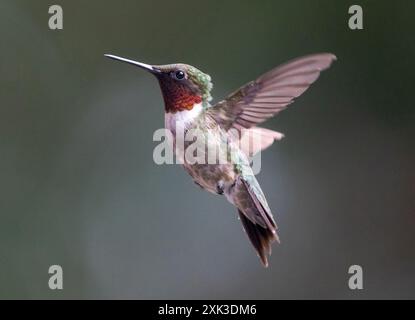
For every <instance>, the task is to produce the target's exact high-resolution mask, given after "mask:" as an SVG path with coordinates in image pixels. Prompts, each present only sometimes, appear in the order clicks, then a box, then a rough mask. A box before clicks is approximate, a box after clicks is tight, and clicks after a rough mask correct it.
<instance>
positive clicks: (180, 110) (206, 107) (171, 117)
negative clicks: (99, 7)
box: [105, 53, 336, 267]
mask: <svg viewBox="0 0 415 320" xmlns="http://www.w3.org/2000/svg"><path fill="white" fill-rule="evenodd" d="M105 56H106V57H108V58H111V59H115V60H119V61H123V62H126V63H129V64H132V65H135V66H137V67H140V68H142V69H144V70H147V71H148V72H150V73H152V74H153V75H155V76H156V78H157V80H158V82H159V84H160V88H161V91H162V95H163V99H164V105H165V106H164V108H165V127H166V129H168V130H170V131H171V132H172V133H173V137H175V136H176V135H175V133H176V130H178V127H179V126H180V128H181V129H183V130H184V131H188V130H192V129H197V130H198V131H199V132H202V133H203V135H204V136H205V137H206V138H207V139H208V141H209V143H210V144H214V147H216V148H217V149H218V150H219V152H221V151H222V152H225V153H230V154H231V156H232V159H237V162H236V163H232V162H228V163H225V164H216V163H215V164H209V163H207V164H206V163H202V164H200V163H195V164H190V163H189V162H187V161H186V159H184V163H183V166H184V169H185V170H186V171H187V172H188V173H189V174H190V176H191V177H192V178H193V180H194V181H195V182H196V184H198V185H199V186H200V187H202V188H203V189H205V190H207V191H209V192H212V193H215V194H223V195H225V196H226V198H227V199H228V201H229V202H230V203H232V204H233V205H234V206H235V207H236V208H237V210H238V214H239V217H240V220H241V221H242V224H243V227H244V229H245V231H246V233H247V235H248V238H249V239H250V241H251V243H252V245H253V246H254V248H255V250H256V251H257V253H258V255H259V258H260V259H261V262H262V263H263V265H264V266H265V267H267V266H268V255H270V254H271V244H272V242H273V241H275V240H276V241H278V242H279V238H278V235H277V224H276V223H275V221H274V218H273V216H272V213H271V209H270V208H269V206H268V203H267V201H266V199H265V196H264V193H263V192H262V190H261V187H260V185H259V183H258V181H257V179H256V178H255V175H254V173H253V171H252V168H251V166H250V162H249V159H248V157H249V156H252V153H254V152H257V151H260V150H263V149H265V148H267V147H269V146H270V145H271V144H272V143H273V142H274V140H280V139H281V138H282V137H283V134H281V133H279V132H276V131H272V130H269V129H265V128H260V127H257V124H259V123H261V122H263V121H265V120H266V119H268V118H270V117H272V116H274V115H275V114H277V113H279V112H280V111H282V110H284V109H285V108H286V107H287V106H288V105H289V104H291V103H292V102H293V101H294V99H295V98H296V97H298V96H299V95H301V94H302V93H303V92H304V91H306V90H307V89H308V87H309V86H310V85H311V84H312V83H313V82H314V81H316V80H317V78H318V77H319V75H320V72H321V71H322V70H325V69H327V68H328V67H329V66H330V65H331V63H332V62H333V61H334V60H336V56H335V55H333V54H330V53H318V54H313V55H308V56H305V57H301V58H298V59H295V60H291V61H289V62H287V63H285V64H283V65H281V66H278V67H276V68H274V69H272V70H271V71H269V72H267V73H265V74H263V75H262V76H260V77H259V78H257V79H256V80H254V81H251V82H249V83H247V84H245V85H244V86H242V87H241V88H239V89H238V90H236V91H235V92H233V93H231V94H230V95H229V96H228V97H227V98H225V99H224V100H222V101H220V102H218V103H216V104H215V105H211V104H210V101H211V99H212V98H211V95H210V92H211V90H212V82H211V78H210V76H209V75H207V74H205V73H203V72H202V71H200V70H199V69H196V68H195V67H193V66H190V65H187V64H182V63H177V64H168V65H149V64H145V63H141V62H137V61H133V60H130V59H126V58H122V57H118V56H114V55H110V54H106V55H105ZM231 129H233V130H237V131H238V132H241V131H242V130H245V131H248V133H249V135H250V136H253V137H254V138H255V139H254V141H257V142H258V141H259V144H258V145H256V146H255V147H254V148H247V147H246V145H249V144H247V143H244V142H243V141H241V140H242V139H243V137H244V136H245V134H244V135H242V137H240V141H239V142H241V143H239V144H233V143H229V141H232V139H234V138H232V137H230V136H229V135H230V132H231ZM257 138H259V139H257ZM187 147H188V144H187V145H185V146H184V148H187ZM174 149H175V148H174ZM225 150H226V151H225Z"/></svg>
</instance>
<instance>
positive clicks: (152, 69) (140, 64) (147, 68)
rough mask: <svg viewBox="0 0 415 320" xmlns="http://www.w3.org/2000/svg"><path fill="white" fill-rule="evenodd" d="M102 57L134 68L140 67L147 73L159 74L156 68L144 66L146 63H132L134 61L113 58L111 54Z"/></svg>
mask: <svg viewBox="0 0 415 320" xmlns="http://www.w3.org/2000/svg"><path fill="white" fill-rule="evenodd" d="M104 56H106V57H107V58H110V59H113V60H118V61H122V62H126V63H129V64H132V65H134V66H137V67H140V68H141V69H144V70H147V71H149V72H151V73H154V74H158V73H161V71H160V69H157V68H156V67H153V66H152V65H149V64H146V63H142V62H138V61H134V60H130V59H126V58H122V57H118V56H114V55H112V54H104Z"/></svg>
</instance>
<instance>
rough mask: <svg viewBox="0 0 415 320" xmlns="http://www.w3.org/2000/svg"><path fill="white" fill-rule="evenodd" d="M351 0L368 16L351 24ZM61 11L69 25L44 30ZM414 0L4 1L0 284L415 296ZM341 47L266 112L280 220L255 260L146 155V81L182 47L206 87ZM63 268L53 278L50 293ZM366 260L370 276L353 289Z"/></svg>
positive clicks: (152, 89) (117, 293) (154, 90)
mask: <svg viewBox="0 0 415 320" xmlns="http://www.w3.org/2000/svg"><path fill="white" fill-rule="evenodd" d="M356 3H357V4H360V5H362V6H363V10H364V30H362V31H352V30H350V29H349V28H348V18H349V14H348V8H349V6H350V5H352V4H356ZM52 4H59V5H61V6H62V7H63V13H64V29H63V30H61V31H52V30H49V28H48V19H49V14H48V8H49V6H50V5H52ZM414 12H415V3H414V2H411V1H374V0H373V1H329V0H326V1H323V0H321V1H309V0H302V1H300V0H295V1H293V0H290V1H287V0H284V1H276V0H274V1H256V2H253V1H249V2H248V1H246V2H243V1H135V0H130V1H117V2H116V1H73V0H71V1H68V0H66V1H56V2H53V1H52V2H51V1H43V0H42V1H28V0H26V1H21V0H18V1H17V0H2V1H1V2H0V38H1V42H0V46H1V50H0V57H1V62H0V92H1V94H0V152H1V157H0V165H1V166H0V168H1V182H0V191H1V199H0V200H1V201H0V219H1V220H0V298H30V299H33V298H104V299H107V298H144V299H149V298H154V299H157V298H158V299H164V298H170V299H173V298H174V299H189V298H194V299H201V298H203V299H209V298H218V299H222V298H226V299H228V298H229V299H239V298H241V299H261V298H264V299H275V298H306V299H313V298H334V299H342V298H352V299H359V298H415V250H414V241H415V233H414V227H415V216H414V215H415V183H414V182H415V171H414V162H415V152H414V137H415V130H414V122H415V108H414V102H413V99H414V97H413V92H414V89H413V85H414V70H415V68H414V67H415V62H414V56H415V42H414V31H415V28H414V27H415V20H414V18H413V14H414ZM321 51H327V52H332V53H335V54H336V55H337V57H338V61H337V62H336V63H335V64H334V65H333V66H332V68H330V69H329V70H328V71H326V72H324V74H323V75H322V76H321V78H320V79H319V80H318V81H317V83H316V84H315V85H314V86H312V88H311V90H309V91H307V92H306V93H305V94H304V95H303V96H302V97H300V98H299V99H298V100H297V102H296V103H295V104H294V105H292V106H291V107H290V108H289V109H288V110H287V111H285V112H283V113H282V114H280V115H279V116H278V117H276V118H273V119H271V120H270V121H268V122H267V124H266V126H267V127H269V128H273V129H277V130H278V131H281V132H283V133H285V134H286V138H285V139H284V140H283V141H282V142H280V143H276V144H274V145H273V146H272V147H271V148H270V149H269V150H268V151H267V152H265V153H263V154H262V160H263V162H262V171H261V173H260V174H259V176H258V179H259V181H260V182H261V185H262V187H263V189H264V192H265V193H266V195H267V198H268V202H269V203H270V206H271V208H273V211H274V215H275V217H276V219H277V222H278V224H279V227H280V237H281V240H282V242H281V245H279V246H277V245H275V246H274V250H273V255H272V257H271V261H270V263H271V267H270V268H268V269H264V268H262V266H261V265H260V263H259V261H258V259H257V257H256V256H255V253H254V251H253V249H252V248H251V246H250V244H249V242H248V240H247V239H246V236H245V234H244V233H243V232H242V231H241V229H242V228H241V225H240V223H239V222H238V221H237V219H236V212H235V210H234V208H233V207H231V205H229V204H228V203H227V202H226V201H225V199H224V198H221V197H217V196H214V195H211V194H208V193H206V192H203V191H201V190H200V189H199V188H197V187H195V185H194V184H193V182H192V181H191V179H190V178H189V177H188V176H187V174H186V173H185V172H184V171H183V170H182V169H181V168H180V167H179V166H178V165H176V166H157V165H155V164H154V162H153V159H152V153H153V148H154V147H155V145H156V143H155V142H153V141H152V135H153V132H154V130H156V129H158V128H160V127H162V126H163V124H164V120H163V102H162V98H161V94H160V92H159V88H158V84H157V82H156V81H155V79H154V78H153V77H152V76H151V75H149V74H147V73H145V72H143V71H142V70H138V69H136V68H133V67H131V66H127V65H123V64H120V63H115V62H113V61H110V60H108V59H105V58H104V57H103V54H104V53H113V54H118V55H122V56H126V57H130V58H133V59H137V60H140V61H143V62H147V63H154V64H164V63H171V62H185V63H189V64H192V65H195V66H197V67H199V68H200V69H202V70H204V71H206V72H207V73H209V74H210V75H211V76H212V78H213V81H214V84H215V87H214V91H213V95H214V97H216V99H215V100H216V101H217V100H218V99H220V98H222V97H224V96H225V95H226V94H227V93H229V92H230V91H232V90H234V89H236V88H237V87H239V86H240V85H242V84H243V83H245V82H247V81H250V80H252V79H254V78H255V77H256V76H258V75H260V74H261V73H262V72H265V71H267V70H269V69H271V68H272V67H275V66H276V65H278V64H280V63H283V62H285V61H286V60H289V59H291V58H295V57H297V56H301V55H305V54H309V53H314V52H321ZM52 264H59V265H61V266H62V267H63V272H64V290H62V291H52V290H50V289H49V288H48V279H49V275H48V268H49V266H50V265H52ZM352 264H358V265H361V266H362V267H363V271H364V290H361V291H351V290H350V289H349V288H348V286H347V281H348V278H349V275H348V273H347V271H348V268H349V266H350V265H352Z"/></svg>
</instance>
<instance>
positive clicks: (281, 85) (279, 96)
mask: <svg viewBox="0 0 415 320" xmlns="http://www.w3.org/2000/svg"><path fill="white" fill-rule="evenodd" d="M334 60H336V56H335V55H333V54H330V53H318V54H313V55H309V56H305V57H302V58H298V59H295V60H292V61H289V62H287V63H285V64H283V65H281V66H278V67H276V68H275V69H273V70H271V71H269V72H267V73H265V74H263V75H262V76H260V77H259V78H258V79H257V80H255V81H251V82H249V83H247V84H246V85H244V86H243V87H241V88H240V89H238V90H237V91H235V92H234V93H232V94H231V95H229V96H228V97H227V98H226V99H225V100H222V101H220V102H218V103H217V104H216V105H214V106H213V107H211V108H209V109H208V110H207V113H208V114H210V116H212V117H213V118H214V119H215V120H216V121H217V122H218V123H219V125H220V126H221V127H223V128H224V129H225V130H229V129H230V128H232V127H233V128H236V129H238V130H240V129H242V128H250V127H253V126H255V125H256V124H258V123H261V122H263V121H265V120H266V119H268V118H270V117H272V116H274V115H275V114H277V113H278V112H280V111H282V110H284V109H285V108H286V107H287V106H288V105H289V104H290V103H292V102H294V99H295V98H296V97H298V96H299V95H301V94H302V93H303V92H304V91H306V90H307V89H308V87H309V86H310V85H311V84H312V83H313V82H314V81H316V80H317V78H318V77H319V75H320V72H321V71H323V70H325V69H327V68H328V67H330V65H331V63H332V62H333V61H334Z"/></svg>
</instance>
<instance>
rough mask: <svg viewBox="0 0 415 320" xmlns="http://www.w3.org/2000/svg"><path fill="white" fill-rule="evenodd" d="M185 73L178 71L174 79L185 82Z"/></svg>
mask: <svg viewBox="0 0 415 320" xmlns="http://www.w3.org/2000/svg"><path fill="white" fill-rule="evenodd" d="M185 76H186V75H185V73H184V72H183V71H182V70H177V71H176V72H175V73H174V77H175V78H176V79H177V80H183V79H184V78H185Z"/></svg>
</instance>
